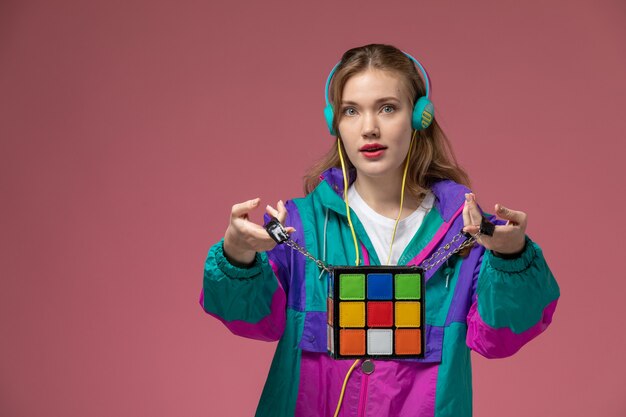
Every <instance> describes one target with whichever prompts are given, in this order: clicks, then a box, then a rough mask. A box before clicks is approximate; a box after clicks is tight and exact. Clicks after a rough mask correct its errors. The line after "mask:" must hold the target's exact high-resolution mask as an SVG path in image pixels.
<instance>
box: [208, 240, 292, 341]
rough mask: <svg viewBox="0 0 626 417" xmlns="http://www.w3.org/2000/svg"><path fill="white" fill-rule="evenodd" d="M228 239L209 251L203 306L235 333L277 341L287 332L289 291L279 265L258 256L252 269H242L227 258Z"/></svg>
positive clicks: (266, 256) (258, 254) (264, 256)
mask: <svg viewBox="0 0 626 417" xmlns="http://www.w3.org/2000/svg"><path fill="white" fill-rule="evenodd" d="M223 243H224V240H223V239H222V240H220V241H219V242H218V243H216V244H215V245H213V246H212V247H211V249H210V250H209V254H208V256H207V258H206V262H205V264H204V279H203V283H202V292H201V293H200V305H201V306H202V308H203V309H204V311H205V312H206V313H208V314H210V315H211V316H213V317H215V318H217V319H218V320H220V321H221V322H222V323H224V325H225V326H226V327H227V328H228V329H229V330H230V331H231V332H232V333H234V334H236V335H239V336H243V337H248V338H251V339H258V340H265V341H274V340H278V339H280V337H281V336H282V334H283V331H284V329H285V319H286V312H285V300H286V297H285V291H284V290H283V286H282V285H281V283H280V282H279V280H278V279H277V275H278V272H277V270H276V268H277V266H276V265H275V264H274V263H273V262H271V261H270V259H269V257H268V254H267V253H265V252H263V253H257V255H256V258H255V261H254V264H253V265H252V266H251V267H250V268H239V267H237V266H234V265H232V264H230V262H228V260H227V259H226V257H225V256H224V250H223Z"/></svg>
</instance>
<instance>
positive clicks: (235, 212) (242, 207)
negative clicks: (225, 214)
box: [230, 197, 261, 218]
mask: <svg viewBox="0 0 626 417" xmlns="http://www.w3.org/2000/svg"><path fill="white" fill-rule="evenodd" d="M260 201H261V199H260V198H258V197H257V198H253V199H252V200H248V201H244V202H243V203H238V204H235V205H233V208H232V209H231V211H230V216H231V217H233V218H234V217H243V216H245V215H246V214H248V213H249V212H250V211H251V210H253V209H254V208H255V207H256V206H258V205H259V202H260Z"/></svg>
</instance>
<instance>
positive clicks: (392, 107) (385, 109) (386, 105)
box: [382, 104, 396, 113]
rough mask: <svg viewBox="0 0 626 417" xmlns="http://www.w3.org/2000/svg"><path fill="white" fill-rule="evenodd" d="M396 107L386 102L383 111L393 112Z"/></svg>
mask: <svg viewBox="0 0 626 417" xmlns="http://www.w3.org/2000/svg"><path fill="white" fill-rule="evenodd" d="M395 110H396V108H395V107H394V106H392V105H390V104H385V105H384V106H383V108H382V111H383V113H393V112H394V111H395Z"/></svg>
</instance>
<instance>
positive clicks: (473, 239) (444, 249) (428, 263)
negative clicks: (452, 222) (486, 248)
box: [420, 232, 480, 272]
mask: <svg viewBox="0 0 626 417" xmlns="http://www.w3.org/2000/svg"><path fill="white" fill-rule="evenodd" d="M463 236H464V235H463V233H462V232H459V233H458V234H457V235H456V236H454V237H453V238H452V240H451V241H450V242H449V243H446V244H445V245H443V246H441V247H440V248H439V249H437V250H436V251H435V253H433V254H432V255H431V257H430V258H428V259H424V261H423V262H422V263H421V264H420V266H421V267H422V268H424V272H426V271H428V270H429V269H432V268H434V267H436V266H437V265H439V264H440V263H442V262H445V261H447V260H448V259H450V257H451V256H452V255H454V254H455V253H459V252H460V251H462V250H463V249H465V248H467V247H468V246H472V245H474V242H476V240H477V239H478V238H479V237H480V232H478V233H477V234H475V235H473V236H472V237H469V238H468V239H467V240H466V241H464V242H463V243H461V244H460V245H459V247H457V248H456V249H455V250H453V251H451V252H448V251H449V250H450V247H451V246H452V245H453V244H454V243H456V242H458V240H459V239H460V238H461V237H463ZM445 252H448V253H447V254H445V255H444V257H443V258H441V259H437V261H435V262H434V263H433V259H434V258H435V257H436V256H438V255H441V254H442V253H445Z"/></svg>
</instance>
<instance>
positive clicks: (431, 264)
mask: <svg viewBox="0 0 626 417" xmlns="http://www.w3.org/2000/svg"><path fill="white" fill-rule="evenodd" d="M479 236H480V232H478V233H477V234H475V235H473V236H472V237H469V238H468V239H467V240H465V241H464V242H463V243H461V244H460V245H459V246H458V247H457V248H456V249H455V250H453V251H450V248H451V247H452V245H453V244H455V243H456V242H458V241H459V239H460V238H461V237H464V235H463V233H462V232H459V233H458V234H457V235H455V236H454V237H453V238H452V240H451V241H450V242H448V243H446V244H445V245H443V246H441V247H440V248H439V249H437V250H436V251H435V252H434V253H433V254H432V255H431V256H430V257H429V258H428V259H424V261H423V262H422V263H421V264H420V266H421V267H422V268H423V269H424V272H426V271H428V270H429V269H432V268H434V267H436V266H437V265H439V264H440V263H442V262H445V261H447V260H448V259H450V257H451V256H452V255H454V254H455V253H458V252H460V251H462V250H463V249H465V248H467V247H468V246H472V245H473V244H474V242H476V240H477V239H478V237H479ZM284 243H286V244H287V246H289V247H291V248H293V249H295V250H296V251H298V252H300V253H301V254H303V255H304V256H306V257H307V258H309V259H310V260H312V261H313V262H315V263H316V264H317V266H318V268H320V269H323V270H324V271H326V272H329V273H330V272H332V267H331V266H328V265H326V264H325V263H324V262H322V261H321V260H319V259H317V258H316V257H314V256H313V255H311V254H310V253H309V252H308V251H307V250H306V249H304V248H303V247H302V246H300V245H298V244H297V243H296V242H294V241H293V240H292V239H291V238H289V239H287V240H286V241H285V242H284ZM448 251H450V252H448ZM446 252H447V253H446ZM442 254H445V255H444V256H443V258H440V259H437V260H436V261H434V262H433V260H434V259H435V258H436V257H437V256H440V255H442Z"/></svg>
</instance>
